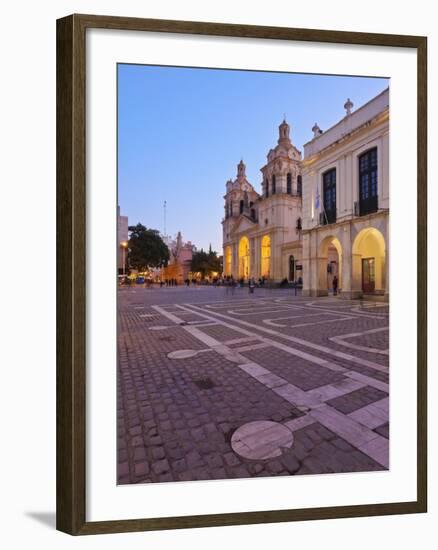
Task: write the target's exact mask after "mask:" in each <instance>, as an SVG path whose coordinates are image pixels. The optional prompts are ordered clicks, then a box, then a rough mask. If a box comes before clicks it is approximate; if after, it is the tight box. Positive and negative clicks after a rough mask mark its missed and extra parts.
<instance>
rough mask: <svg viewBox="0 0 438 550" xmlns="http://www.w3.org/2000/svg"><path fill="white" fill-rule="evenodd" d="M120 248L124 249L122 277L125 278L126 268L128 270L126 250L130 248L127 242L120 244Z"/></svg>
mask: <svg viewBox="0 0 438 550" xmlns="http://www.w3.org/2000/svg"><path fill="white" fill-rule="evenodd" d="M120 246H121V247H122V269H123V271H122V275H123V276H124V275H125V268H126V258H125V255H126V249H127V248H128V243H127V242H126V241H122V242H121V243H120Z"/></svg>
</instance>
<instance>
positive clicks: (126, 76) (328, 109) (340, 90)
mask: <svg viewBox="0 0 438 550" xmlns="http://www.w3.org/2000/svg"><path fill="white" fill-rule="evenodd" d="M388 85H389V81H388V80H387V79H383V78H362V77H344V76H322V75H303V74H290V73H269V72H251V71H231V70H214V69H197V68H196V69H192V68H180V67H153V66H147V65H125V64H120V65H119V66H118V196H119V198H118V202H119V205H120V207H121V213H122V214H123V215H127V216H128V218H129V224H130V225H135V224H136V223H138V222H141V223H142V224H143V225H145V226H147V227H149V228H153V229H158V230H159V231H161V232H162V231H163V224H164V220H163V218H164V217H163V202H164V201H167V233H168V234H176V232H177V231H181V232H182V234H183V238H184V240H191V241H192V242H193V243H194V244H195V245H196V246H197V247H198V248H201V247H203V248H204V249H206V248H208V246H209V244H210V243H211V244H212V246H213V249H215V250H217V251H218V252H221V246H222V244H221V242H222V226H221V223H220V221H221V219H222V217H223V214H224V209H223V202H224V201H223V195H224V193H225V182H226V181H227V180H228V179H229V178H233V179H234V177H235V175H236V171H237V168H236V166H237V163H238V162H239V160H240V159H241V158H243V160H244V162H245V164H246V167H247V177H248V180H249V181H250V182H251V183H252V184H253V185H254V187H255V189H256V190H257V191H260V182H261V173H260V168H261V167H262V166H263V165H264V164H265V161H266V155H267V153H268V151H269V149H270V148H271V147H274V146H275V145H276V143H277V137H278V125H279V124H280V122H281V121H282V119H283V116H284V114H285V115H286V120H287V121H288V123H289V124H290V126H291V138H292V142H293V143H294V145H295V146H296V147H298V149H300V150H301V151H302V149H303V144H304V143H306V142H307V141H309V140H310V139H311V138H312V131H311V128H312V126H313V124H314V123H315V122H317V123H318V125H319V126H320V128H322V129H323V130H325V129H327V128H328V127H330V126H331V125H333V124H335V123H336V122H337V121H338V120H339V119H340V118H342V117H343V116H344V114H345V111H344V108H343V105H344V103H345V101H346V99H347V97H349V98H350V99H351V100H352V101H353V103H354V108H357V107H359V106H360V105H362V104H363V103H365V102H367V101H368V100H369V99H371V98H372V97H374V96H375V95H377V94H378V93H379V92H381V91H382V90H384V89H385V88H386V87H387V86H388Z"/></svg>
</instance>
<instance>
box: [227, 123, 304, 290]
mask: <svg viewBox="0 0 438 550" xmlns="http://www.w3.org/2000/svg"><path fill="white" fill-rule="evenodd" d="M300 161H301V153H300V151H298V149H297V148H296V147H295V146H294V145H293V144H292V142H291V139H290V127H289V125H288V124H287V122H286V121H283V122H282V123H281V124H280V126H279V137H278V142H277V145H276V146H275V147H274V148H273V149H271V150H270V151H269V153H268V155H267V163H266V165H265V166H263V167H262V168H261V172H262V175H263V183H262V186H261V187H262V189H261V193H260V194H259V193H257V192H256V191H255V189H254V187H253V186H252V185H251V184H250V182H249V181H248V180H247V178H246V167H245V164H244V163H243V162H242V161H240V163H239V164H238V166H237V177H236V179H235V180H234V181H232V180H229V181H228V182H227V184H226V194H225V196H224V199H225V216H224V219H223V220H222V227H223V253H224V275H225V276H230V275H232V276H233V277H234V278H235V279H241V278H243V279H246V280H247V279H248V278H252V277H254V278H255V279H259V278H261V277H264V278H265V279H266V280H268V281H269V282H274V283H276V282H280V281H282V280H284V279H288V280H289V281H296V280H298V278H299V277H300V275H301V271H300V269H301V250H302V246H301V244H302V243H301V191H302V184H301V171H300Z"/></svg>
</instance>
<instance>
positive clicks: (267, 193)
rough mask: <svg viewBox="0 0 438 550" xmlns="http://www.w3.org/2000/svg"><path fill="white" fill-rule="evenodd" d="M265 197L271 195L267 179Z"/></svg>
mask: <svg viewBox="0 0 438 550" xmlns="http://www.w3.org/2000/svg"><path fill="white" fill-rule="evenodd" d="M265 197H269V182H268V180H266V181H265Z"/></svg>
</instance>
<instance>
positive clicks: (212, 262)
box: [191, 245, 222, 279]
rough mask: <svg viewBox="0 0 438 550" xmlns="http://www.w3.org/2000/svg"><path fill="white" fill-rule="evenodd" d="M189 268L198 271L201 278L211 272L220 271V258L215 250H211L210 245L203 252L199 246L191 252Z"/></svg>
mask: <svg viewBox="0 0 438 550" xmlns="http://www.w3.org/2000/svg"><path fill="white" fill-rule="evenodd" d="M191 270H192V271H193V272H195V273H200V274H201V277H202V278H203V279H204V278H205V277H206V276H207V275H209V274H210V273H212V272H218V273H220V272H221V271H222V266H221V261H220V258H218V255H217V252H214V251H213V250H212V248H211V245H210V248H209V251H208V252H204V250H203V249H202V248H201V250H198V251H197V252H194V253H193V257H192V265H191Z"/></svg>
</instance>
